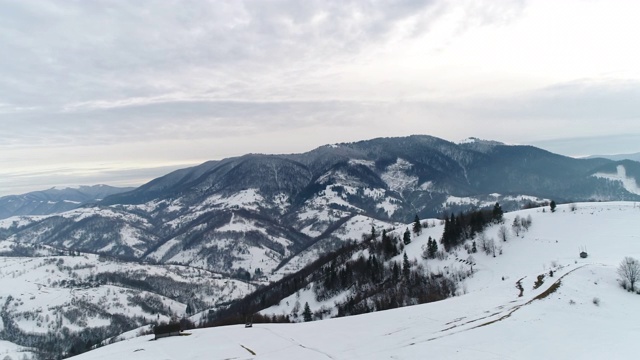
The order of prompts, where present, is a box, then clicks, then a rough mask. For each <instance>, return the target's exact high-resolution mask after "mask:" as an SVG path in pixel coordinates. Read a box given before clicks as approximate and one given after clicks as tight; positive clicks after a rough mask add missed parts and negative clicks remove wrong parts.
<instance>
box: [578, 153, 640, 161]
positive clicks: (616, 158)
mask: <svg viewBox="0 0 640 360" xmlns="http://www.w3.org/2000/svg"><path fill="white" fill-rule="evenodd" d="M586 158H587V159H596V158H601V159H609V160H613V161H621V160H632V161H640V153H634V154H616V155H591V156H587V157H586Z"/></svg>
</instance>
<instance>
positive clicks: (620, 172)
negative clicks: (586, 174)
mask: <svg viewBox="0 0 640 360" xmlns="http://www.w3.org/2000/svg"><path fill="white" fill-rule="evenodd" d="M616 170H617V173H615V174H605V173H597V174H593V176H595V177H597V178H601V179H607V180H611V181H616V182H620V183H621V184H622V187H624V189H625V190H627V191H628V192H630V193H632V194H636V195H640V187H639V186H638V183H637V182H636V179H635V178H633V177H630V176H627V169H625V167H624V165H618V166H617V168H616Z"/></svg>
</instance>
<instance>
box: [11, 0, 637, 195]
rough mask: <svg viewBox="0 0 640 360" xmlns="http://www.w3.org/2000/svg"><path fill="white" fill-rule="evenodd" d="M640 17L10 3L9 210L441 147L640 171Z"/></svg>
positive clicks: (451, 5) (431, 6)
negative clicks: (584, 158) (600, 159)
mask: <svg viewBox="0 0 640 360" xmlns="http://www.w3.org/2000/svg"><path fill="white" fill-rule="evenodd" d="M638 13H640V3H639V2H637V1H635V0H629V1H624V0H619V1H618V0H583V1H574V0H562V1H558V0H536V1H524V0H523V1H516V0H512V1H508V0H504V1H500V0H487V1H479V0H477V1H467V0H456V1H440V0H426V1H416V0H396V1H392V0H389V1H373V0H371V1H369V0H358V1H347V0H335V1H332V0H317V1H315V0H283V1H275V0H274V1H268V0H256V1H240V0H237V1H236V0H234V1H222V0H220V1H205V0H193V1H169V0H158V1H151V0H149V1H142V0H141V1H137V0H136V1H133V0H122V1H118V0H108V1H107V0H103V1H100V0H86V1H71V0H59V1H42V0H33V1H30V0H0V54H2V55H1V56H0V195H5V194H12V193H22V192H26V191H30V190H35V189H46V188H49V187H51V186H64V185H71V184H96V183H107V184H111V185H139V184H141V183H142V182H144V181H146V180H149V179H150V178H153V177H155V176H159V175H162V174H165V173H167V172H168V171H170V170H172V169H175V168H180V167H185V166H188V165H191V164H197V163H200V162H203V161H206V160H210V159H220V158H224V157H229V156H236V155H242V154H245V153H249V152H261V153H291V152H303V151H307V150H311V149H313V148H314V147H317V146H320V145H323V144H327V143H336V142H345V141H354V140H362V139H368V138H374V137H380V136H404V135H410V134H429V135H433V136H438V137H441V138H444V139H447V140H451V141H458V140H461V139H464V138H466V137H470V136H475V137H480V138H485V139H492V140H499V141H503V142H507V143H514V144H532V145H536V146H540V147H543V148H545V149H548V150H551V151H554V152H558V153H562V154H565V155H569V156H581V155H590V154H615V153H635V152H640V101H639V100H640V66H639V65H638V64H640V46H638V44H639V43H640V39H639V36H638V34H640V21H638V19H637V14H638Z"/></svg>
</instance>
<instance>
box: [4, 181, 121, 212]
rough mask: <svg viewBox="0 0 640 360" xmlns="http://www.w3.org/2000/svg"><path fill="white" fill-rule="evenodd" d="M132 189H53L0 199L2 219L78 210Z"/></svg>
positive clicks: (92, 187) (85, 187) (93, 187)
mask: <svg viewBox="0 0 640 360" xmlns="http://www.w3.org/2000/svg"><path fill="white" fill-rule="evenodd" d="M131 190H132V188H117V187H112V186H107V185H94V186H79V187H76V188H63V189H58V188H52V189H49V190H44V191H34V192H30V193H26V194H22V195H9V196H3V197H0V219H6V218H9V217H12V216H22V215H50V214H56V213H61V212H65V211H69V210H73V209H76V208H78V207H80V206H82V205H85V204H87V203H92V202H97V201H100V200H102V199H104V198H106V197H108V196H111V195H115V194H117V193H121V192H126V191H131Z"/></svg>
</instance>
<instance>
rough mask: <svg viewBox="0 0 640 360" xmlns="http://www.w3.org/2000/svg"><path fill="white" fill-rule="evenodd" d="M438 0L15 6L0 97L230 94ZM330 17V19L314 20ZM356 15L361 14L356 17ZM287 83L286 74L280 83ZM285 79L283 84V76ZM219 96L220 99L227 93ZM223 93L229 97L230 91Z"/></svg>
mask: <svg viewBox="0 0 640 360" xmlns="http://www.w3.org/2000/svg"><path fill="white" fill-rule="evenodd" d="M431 5H432V2H431V1H392V2H383V3H374V2H369V1H337V0H336V1H319V0H317V1H304V2H300V1H294V0H289V1H274V2H271V1H269V2H267V1H231V2H227V1H201V0H197V1H187V2H185V1H180V2H177V1H158V2H146V1H79V2H66V1H65V2H63V1H59V2H48V3H42V2H30V1H9V2H3V4H2V5H0V10H1V11H2V12H3V14H4V16H3V20H0V51H2V53H3V54H11V55H10V56H6V57H5V56H3V57H2V59H0V68H1V69H3V70H2V75H3V76H2V77H1V78H0V96H2V98H3V99H8V102H9V103H11V104H15V106H31V105H33V104H37V105H39V106H42V105H43V104H48V105H50V106H51V107H52V108H54V109H55V108H56V107H57V106H61V105H65V104H69V103H75V102H80V103H82V102H86V101H92V100H117V99H123V98H129V97H149V96H158V95H163V94H172V93H173V94H176V93H181V92H182V93H185V92H186V93H200V94H211V93H214V94H216V95H218V96H220V95H223V96H224V95H226V96H229V95H233V94H234V91H233V89H231V90H230V89H229V87H232V86H234V85H235V86H240V87H242V88H244V89H245V90H246V89H248V88H250V87H251V83H252V81H254V80H258V81H260V80H262V81H268V80H269V76H265V74H269V73H271V72H273V71H276V72H277V71H280V72H289V71H290V72H292V73H294V76H295V74H296V73H300V72H304V71H307V70H309V67H317V66H321V65H322V63H325V62H328V60H330V59H331V61H334V60H336V59H335V58H336V57H340V56H342V57H346V58H347V59H348V58H349V57H350V56H352V55H353V54H355V53H356V52H357V51H358V49H359V48H360V47H362V46H363V45H364V44H367V43H368V42H370V41H375V40H377V39H379V38H380V37H383V36H384V35H385V34H386V33H387V32H388V31H390V29H391V28H392V27H393V26H394V24H395V22H396V21H398V20H401V19H403V18H405V17H407V16H411V15H413V14H416V13H418V12H420V11H421V10H422V9H424V8H425V7H428V6H431ZM322 14H326V15H324V16H326V20H325V21H316V19H317V16H321V15H322ZM356 14H359V15H357V16H356ZM278 79H280V77H278ZM282 80H286V77H285V78H284V79H282ZM221 92H222V94H220V93H221ZM225 93H226V94H225Z"/></svg>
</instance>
